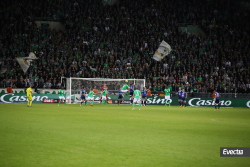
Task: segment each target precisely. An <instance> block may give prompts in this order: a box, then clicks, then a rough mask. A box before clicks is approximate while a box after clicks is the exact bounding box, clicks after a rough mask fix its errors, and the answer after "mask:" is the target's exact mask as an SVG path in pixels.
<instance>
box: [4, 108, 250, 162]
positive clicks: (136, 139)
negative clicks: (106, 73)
mask: <svg viewBox="0 0 250 167" xmlns="http://www.w3.org/2000/svg"><path fill="white" fill-rule="evenodd" d="M131 109H132V107H131V106H125V105H122V106H118V105H105V106H102V105H94V107H90V106H89V107H85V106H81V107H80V106H79V105H67V107H65V106H64V105H63V104H61V106H60V107H58V106H57V104H33V106H32V107H30V108H27V106H26V104H0V166H1V167H5V166H17V167H22V166H23V167H34V166H51V167H57V166H58V167H63V166H65V167H69V166H70V167H71V166H76V167H80V166H84V167H86V166H89V167H97V166H102V167H105V166H107V167H113V166H114V167H119V166H126V167H133V166H140V167H146V166H149V167H160V166H171V167H172V166H181V167H182V166H190V167H193V166H199V167H201V166H202V167H205V166H207V167H212V166H213V167H214V166H250V158H249V157H244V158H243V157H242V158H239V157H237V158H235V157H234V158H232V157H226V158H225V157H220V147H250V110H249V109H239V108H237V109H233V108H223V109H221V110H220V111H214V110H213V108H206V107H201V108H198V107H193V108H192V107H188V108H178V107H173V106H172V107H170V108H169V107H163V106H147V107H142V109H141V110H140V111H139V110H138V106H136V110H134V111H132V110H131Z"/></svg>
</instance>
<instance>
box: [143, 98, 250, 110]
mask: <svg viewBox="0 0 250 167" xmlns="http://www.w3.org/2000/svg"><path fill="white" fill-rule="evenodd" d="M164 98H165V97H156V96H155V97H152V96H150V97H147V104H149V105H164V104H165V103H164ZM186 104H187V106H193V107H213V106H214V99H212V98H199V97H195V98H190V97H189V98H187V99H186ZM171 105H173V106H178V105H179V102H178V97H172V98H171ZM220 106H221V107H240V108H250V100H249V99H220Z"/></svg>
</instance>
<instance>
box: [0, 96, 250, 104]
mask: <svg viewBox="0 0 250 167" xmlns="http://www.w3.org/2000/svg"><path fill="white" fill-rule="evenodd" d="M74 98H75V97H74V96H72V97H71V103H74V102H75V99H74ZM32 99H33V103H43V102H47V103H48V102H49V103H58V102H59V100H58V99H59V96H58V94H34V95H33V96H32ZM44 99H48V100H44ZM108 99H109V100H112V101H110V102H112V103H117V99H118V95H109V96H108ZM66 100H69V99H66ZM94 100H95V101H99V100H100V96H95V97H94ZM130 100H131V97H130V96H124V98H123V103H127V104H129V103H130V102H129V101H130ZM27 101H28V99H27V95H26V94H14V93H2V94H0V103H26V102H27ZM170 102H171V105H172V106H179V102H178V97H172V98H171V100H170ZM164 104H165V97H159V96H148V97H147V105H164ZM186 104H187V106H192V107H214V100H213V99H212V98H198V97H196V98H190V97H189V98H187V100H186ZM220 106H221V107H236V108H250V100H249V99H220Z"/></svg>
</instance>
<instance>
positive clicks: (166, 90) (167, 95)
mask: <svg viewBox="0 0 250 167" xmlns="http://www.w3.org/2000/svg"><path fill="white" fill-rule="evenodd" d="M164 92H165V105H164V107H165V106H166V104H167V102H168V106H169V107H170V100H171V99H170V89H169V88H165V89H164Z"/></svg>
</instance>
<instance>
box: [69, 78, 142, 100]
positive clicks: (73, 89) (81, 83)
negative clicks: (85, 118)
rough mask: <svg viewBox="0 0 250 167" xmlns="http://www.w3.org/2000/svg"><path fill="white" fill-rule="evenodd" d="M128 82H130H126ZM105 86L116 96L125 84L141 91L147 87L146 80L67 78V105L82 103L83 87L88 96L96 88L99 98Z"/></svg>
mask: <svg viewBox="0 0 250 167" xmlns="http://www.w3.org/2000/svg"><path fill="white" fill-rule="evenodd" d="M126 80H127V81H128V82H125V81H126ZM104 84H106V85H107V87H108V90H109V95H110V94H112V95H115V94H117V93H118V91H119V89H120V87H122V86H123V85H125V84H128V86H130V84H134V85H135V86H137V87H138V88H139V90H142V89H143V87H145V79H104V78H76V77H70V78H66V102H67V104H72V103H74V104H75V103H76V102H80V101H79V100H80V98H81V92H82V89H83V87H85V90H86V92H87V94H88V93H89V92H90V91H91V90H93V88H96V89H97V91H98V94H97V96H100V92H101V88H102V87H103V86H104Z"/></svg>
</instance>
